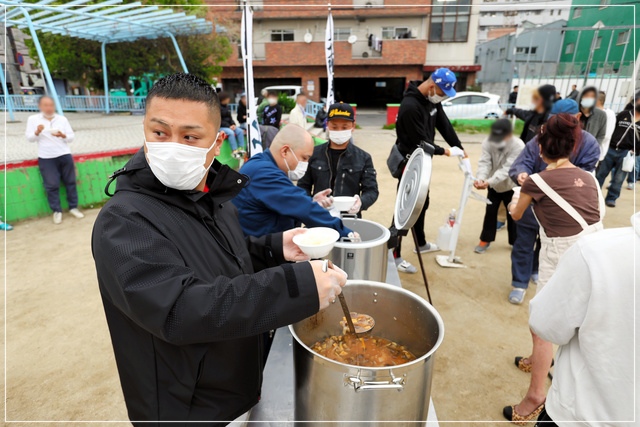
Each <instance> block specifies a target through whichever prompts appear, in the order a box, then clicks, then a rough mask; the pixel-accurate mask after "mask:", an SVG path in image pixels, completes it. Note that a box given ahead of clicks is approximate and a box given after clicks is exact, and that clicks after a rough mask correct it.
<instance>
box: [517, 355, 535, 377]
mask: <svg viewBox="0 0 640 427" xmlns="http://www.w3.org/2000/svg"><path fill="white" fill-rule="evenodd" d="M515 363H516V366H517V367H518V369H520V370H521V371H522V372H527V373H529V372H531V366H533V365H532V364H531V361H530V360H529V358H528V357H522V356H517V357H516V359H515Z"/></svg>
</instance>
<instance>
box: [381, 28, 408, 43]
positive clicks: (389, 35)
mask: <svg viewBox="0 0 640 427" xmlns="http://www.w3.org/2000/svg"><path fill="white" fill-rule="evenodd" d="M408 33H409V28H408V27H382V38H383V39H386V40H391V39H400V38H404V37H406V34H408Z"/></svg>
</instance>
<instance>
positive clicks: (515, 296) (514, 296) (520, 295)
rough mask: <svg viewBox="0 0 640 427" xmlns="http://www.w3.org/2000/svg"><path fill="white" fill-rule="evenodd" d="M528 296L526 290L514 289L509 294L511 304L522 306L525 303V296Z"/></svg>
mask: <svg viewBox="0 0 640 427" xmlns="http://www.w3.org/2000/svg"><path fill="white" fill-rule="evenodd" d="M526 294H527V290H526V289H522V288H513V289H511V292H509V302H510V303H511V304H515V305H520V304H522V302H523V301H524V296H525V295H526Z"/></svg>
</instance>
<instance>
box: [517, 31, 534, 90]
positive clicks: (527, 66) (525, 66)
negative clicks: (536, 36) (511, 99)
mask: <svg viewBox="0 0 640 427" xmlns="http://www.w3.org/2000/svg"><path fill="white" fill-rule="evenodd" d="M529 37H530V39H529V50H528V51H527V62H525V64H524V77H523V78H522V80H525V79H526V78H527V75H528V74H529V58H531V45H532V44H533V34H529ZM516 49H518V47H517V46H516Z"/></svg>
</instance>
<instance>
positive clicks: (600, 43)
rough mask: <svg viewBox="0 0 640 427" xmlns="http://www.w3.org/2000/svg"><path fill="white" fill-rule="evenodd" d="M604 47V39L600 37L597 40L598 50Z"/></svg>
mask: <svg viewBox="0 0 640 427" xmlns="http://www.w3.org/2000/svg"><path fill="white" fill-rule="evenodd" d="M601 45H602V37H598V38H597V39H596V47H595V48H596V49H600V46H601Z"/></svg>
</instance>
